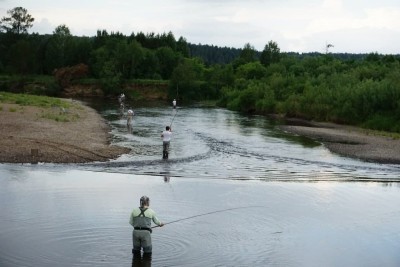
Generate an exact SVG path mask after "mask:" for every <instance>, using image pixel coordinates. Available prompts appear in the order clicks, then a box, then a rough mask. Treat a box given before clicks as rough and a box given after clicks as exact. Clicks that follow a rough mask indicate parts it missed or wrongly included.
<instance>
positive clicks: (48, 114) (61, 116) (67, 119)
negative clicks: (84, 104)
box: [39, 112, 79, 122]
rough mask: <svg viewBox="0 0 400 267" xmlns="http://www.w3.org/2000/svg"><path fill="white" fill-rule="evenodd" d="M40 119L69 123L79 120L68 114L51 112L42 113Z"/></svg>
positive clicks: (74, 115)
mask: <svg viewBox="0 0 400 267" xmlns="http://www.w3.org/2000/svg"><path fill="white" fill-rule="evenodd" d="M39 117H40V118H44V119H49V120H54V121H57V122H70V121H76V120H78V119H79V115H77V114H73V115H68V114H55V113H51V112H44V113H42V114H40V116H39Z"/></svg>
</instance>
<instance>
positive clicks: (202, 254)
mask: <svg viewBox="0 0 400 267" xmlns="http://www.w3.org/2000/svg"><path fill="white" fill-rule="evenodd" d="M91 105H93V106H94V107H95V108H96V109H98V110H99V112H100V113H101V114H102V115H103V116H104V118H106V119H107V120H108V121H109V123H110V125H111V127H112V136H113V140H112V142H113V143H114V144H118V145H121V146H127V147H130V148H132V152H131V153H130V154H128V155H123V156H121V157H120V158H118V159H115V160H112V161H109V162H106V163H88V164H37V165H30V164H25V165H21V164H1V165H0V203H1V205H0V222H1V223H0V266H2V267H3V266H5V267H8V266H131V265H132V266H400V253H399V251H400V206H399V203H400V166H398V165H383V164H374V163H366V162H362V161H358V160H354V159H349V158H346V157H341V156H339V155H336V154H333V153H331V152H330V151H329V150H327V149H326V148H325V147H324V146H323V145H321V144H319V143H316V142H314V141H312V140H310V139H307V138H302V137H299V136H294V135H291V134H288V133H284V132H282V131H280V130H279V129H278V128H277V127H276V125H275V123H274V122H271V121H270V120H268V119H266V118H265V117H262V116H243V115H241V114H238V113H235V112H231V111H227V110H224V109H217V108H204V107H199V106H188V107H179V108H178V109H177V110H174V109H172V108H171V107H168V106H165V105H160V104H150V103H145V104H137V103H135V105H134V111H135V116H134V119H133V125H132V127H127V125H126V119H125V118H124V117H121V116H120V114H119V111H118V109H117V106H116V105H104V103H97V104H95V103H91ZM171 124H172V125H171ZM166 125H171V126H172V130H173V140H172V141H171V147H170V155H169V159H168V160H163V159H162V151H161V150H162V145H161V138H160V134H161V132H162V130H163V129H164V128H165V126H166ZM93 134H95V133H93ZM142 195H147V196H149V197H150V199H151V207H152V208H153V209H154V210H155V211H156V212H157V215H158V217H159V219H160V220H161V221H163V222H164V223H166V225H165V226H164V227H162V228H154V231H153V234H152V238H153V256H152V259H151V260H145V259H143V260H142V261H140V260H135V261H132V255H131V248H132V244H131V242H132V241H131V231H132V227H131V226H130V225H129V223H128V221H129V215H130V212H131V210H132V209H133V208H134V207H137V206H138V205H139V198H140V197H141V196H142ZM169 222H170V223H169Z"/></svg>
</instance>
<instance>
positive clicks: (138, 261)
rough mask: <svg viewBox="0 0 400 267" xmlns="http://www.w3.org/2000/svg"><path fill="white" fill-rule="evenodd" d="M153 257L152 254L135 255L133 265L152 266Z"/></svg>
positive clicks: (138, 266) (135, 266)
mask: <svg viewBox="0 0 400 267" xmlns="http://www.w3.org/2000/svg"><path fill="white" fill-rule="evenodd" d="M151 258H152V256H151V254H143V255H133V257H132V267H150V266H151Z"/></svg>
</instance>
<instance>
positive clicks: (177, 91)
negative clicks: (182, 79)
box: [169, 84, 179, 128]
mask: <svg viewBox="0 0 400 267" xmlns="http://www.w3.org/2000/svg"><path fill="white" fill-rule="evenodd" d="M178 95H179V87H178V84H177V85H176V97H175V99H178ZM175 99H174V100H175ZM174 108H175V107H174ZM175 110H176V112H175V115H174V117H173V118H172V120H171V123H170V125H169V128H171V126H172V122H173V121H174V119H175V116H176V114H177V113H178V108H175Z"/></svg>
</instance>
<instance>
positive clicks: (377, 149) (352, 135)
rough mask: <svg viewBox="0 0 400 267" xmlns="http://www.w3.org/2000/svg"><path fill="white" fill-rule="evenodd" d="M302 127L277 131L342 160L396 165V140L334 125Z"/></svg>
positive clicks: (399, 145)
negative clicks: (321, 147)
mask: <svg viewBox="0 0 400 267" xmlns="http://www.w3.org/2000/svg"><path fill="white" fill-rule="evenodd" d="M299 124H301V123H299ZM304 125H306V126H304ZM304 125H301V126H300V125H282V126H280V128H281V130H283V131H286V132H289V133H292V134H297V135H301V136H306V137H309V138H311V139H314V140H317V141H319V142H321V143H322V144H323V145H325V146H326V147H327V148H328V149H329V150H330V151H332V152H333V153H337V154H339V155H342V156H346V157H350V158H355V159H360V160H363V161H368V162H376V163H383V164H400V140H399V139H394V138H393V137H389V136H383V135H378V134H376V133H374V132H373V131H368V130H366V129H362V128H358V127H354V126H347V125H339V124H334V123H319V122H305V123H304Z"/></svg>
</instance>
